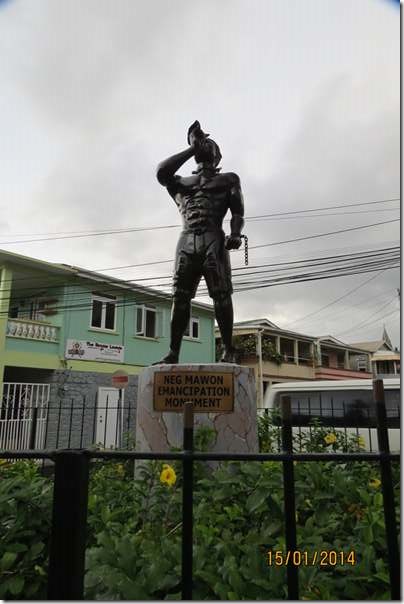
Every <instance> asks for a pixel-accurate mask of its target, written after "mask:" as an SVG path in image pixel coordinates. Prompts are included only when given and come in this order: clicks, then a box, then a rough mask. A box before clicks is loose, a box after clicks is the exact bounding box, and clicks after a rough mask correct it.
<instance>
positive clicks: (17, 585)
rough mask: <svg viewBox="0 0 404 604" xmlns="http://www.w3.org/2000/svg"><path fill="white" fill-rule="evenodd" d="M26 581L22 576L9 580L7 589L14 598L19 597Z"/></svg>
mask: <svg viewBox="0 0 404 604" xmlns="http://www.w3.org/2000/svg"><path fill="white" fill-rule="evenodd" d="M24 583H25V579H24V577H21V576H15V577H12V578H11V579H9V581H8V583H7V587H8V589H9V590H10V592H11V593H12V594H13V596H18V595H19V594H20V593H21V592H22V590H23V588H24Z"/></svg>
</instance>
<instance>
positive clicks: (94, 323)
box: [91, 296, 116, 331]
mask: <svg viewBox="0 0 404 604" xmlns="http://www.w3.org/2000/svg"><path fill="white" fill-rule="evenodd" d="M115 319H116V299H111V298H102V297H99V296H93V298H92V310H91V327H95V328H97V329H108V330H110V331H115Z"/></svg>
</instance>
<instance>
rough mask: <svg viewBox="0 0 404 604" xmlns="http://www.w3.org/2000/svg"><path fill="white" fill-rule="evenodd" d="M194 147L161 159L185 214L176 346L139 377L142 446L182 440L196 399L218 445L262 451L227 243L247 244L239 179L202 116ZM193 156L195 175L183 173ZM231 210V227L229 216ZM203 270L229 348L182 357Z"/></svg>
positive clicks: (194, 129)
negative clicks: (213, 360) (203, 359)
mask: <svg viewBox="0 0 404 604" xmlns="http://www.w3.org/2000/svg"><path fill="white" fill-rule="evenodd" d="M187 140H188V145H189V146H188V148H187V149H185V150H184V151H180V152H179V153H176V154H175V155H172V156H170V157H168V158H167V159H166V160H164V161H162V162H161V163H160V164H159V165H158V168H157V179H158V181H159V182H160V184H162V185H163V186H165V187H166V188H167V191H168V193H169V194H170V196H171V197H172V198H173V199H174V201H175V203H176V205H177V207H178V209H179V212H180V214H181V217H182V222H183V229H182V232H181V234H180V237H179V240H178V244H177V250H176V257H175V268H174V278H173V306H172V313H171V337H170V349H169V351H168V353H167V354H166V355H165V357H164V358H163V359H161V361H159V362H157V363H156V364H155V365H153V366H151V367H148V368H146V369H145V370H144V371H143V372H142V374H141V375H140V379H139V390H138V402H137V421H136V447H137V448H138V449H139V450H141V451H165V450H168V449H169V448H170V447H172V446H174V447H181V446H182V413H181V412H182V409H183V405H184V403H185V402H188V401H192V403H193V406H194V413H195V426H196V428H197V427H198V425H209V426H211V427H212V428H214V430H215V432H216V444H215V446H214V449H213V450H215V451H218V452H219V451H222V452H225V451H228V452H248V451H257V449H258V439H257V418H256V415H257V411H256V391H255V382H254V374H253V371H252V370H251V369H249V368H247V367H240V366H239V365H236V364H235V350H234V348H233V343H232V337H233V303H232V297H231V296H232V293H233V287H232V280H231V267H230V257H229V250H232V249H238V248H239V247H240V245H241V241H242V237H243V235H241V231H242V229H243V226H244V202H243V195H242V192H241V185H240V179H239V177H238V176H237V174H234V173H233V172H226V173H219V172H220V170H221V168H219V167H218V164H219V163H220V160H221V157H222V155H221V152H220V149H219V146H218V145H217V143H216V142H215V141H213V140H212V139H211V138H209V134H206V133H204V132H203V131H202V129H201V126H200V124H199V122H198V121H195V122H194V123H193V124H192V125H191V126H190V128H189V129H188V137H187ZM191 157H194V159H195V161H196V164H197V168H196V170H195V171H193V172H192V175H191V176H188V177H182V176H180V175H178V174H177V171H178V170H179V169H180V168H181V166H182V165H183V164H184V163H185V162H186V161H188V160H189V159H190V158H191ZM228 211H230V213H231V220H230V234H229V235H228V236H226V235H225V233H224V231H223V228H222V227H223V220H224V217H225V215H226V213H227V212H228ZM202 277H204V279H205V281H206V285H207V288H208V292H209V296H210V297H211V298H212V300H213V304H214V309H215V316H216V321H217V324H218V326H219V330H220V335H221V339H222V345H223V351H222V356H221V359H220V363H217V364H179V354H180V348H181V342H182V338H183V336H184V333H185V330H186V328H187V327H188V325H189V320H190V315H191V300H192V299H193V298H194V297H195V295H196V291H197V288H198V285H199V282H200V280H201V278H202Z"/></svg>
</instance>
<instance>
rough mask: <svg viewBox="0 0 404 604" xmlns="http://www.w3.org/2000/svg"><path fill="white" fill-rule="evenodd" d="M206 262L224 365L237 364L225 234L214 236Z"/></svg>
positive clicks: (207, 278) (229, 269) (205, 272)
mask: <svg viewBox="0 0 404 604" xmlns="http://www.w3.org/2000/svg"><path fill="white" fill-rule="evenodd" d="M211 237H212V240H211V242H210V244H209V246H208V249H207V253H206V258H205V262H204V272H203V275H204V277H205V281H206V284H207V286H208V290H209V295H210V297H211V298H212V299H213V303H214V306H215V315H216V321H217V324H218V325H219V330H220V335H221V337H222V344H223V353H222V357H221V359H220V361H221V362H222V363H235V362H236V358H235V352H236V351H235V349H234V348H233V342H232V340H233V302H232V299H231V294H232V293H233V288H232V283H231V267H230V258H229V252H228V251H227V250H226V249H225V247H224V233H220V234H212V236H211Z"/></svg>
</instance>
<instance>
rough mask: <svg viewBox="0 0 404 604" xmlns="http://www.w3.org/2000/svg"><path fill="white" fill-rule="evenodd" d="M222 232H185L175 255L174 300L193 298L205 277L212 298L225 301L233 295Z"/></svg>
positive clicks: (228, 262)
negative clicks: (202, 278)
mask: <svg viewBox="0 0 404 604" xmlns="http://www.w3.org/2000/svg"><path fill="white" fill-rule="evenodd" d="M224 243H225V235H224V232H223V231H222V230H218V231H205V232H198V231H194V232H189V231H188V232H187V231H184V232H183V233H182V234H181V235H180V238H179V241H178V244H177V250H176V255H175V269H174V279H173V289H174V298H191V299H192V298H194V297H195V294H196V290H197V289H198V285H199V282H200V280H201V277H205V281H206V285H207V287H208V291H209V296H210V297H211V298H214V299H216V300H220V299H224V298H226V297H227V296H230V295H231V294H232V293H233V288H232V283H231V267H230V258H229V252H228V251H227V250H226V249H225V246H224Z"/></svg>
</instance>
